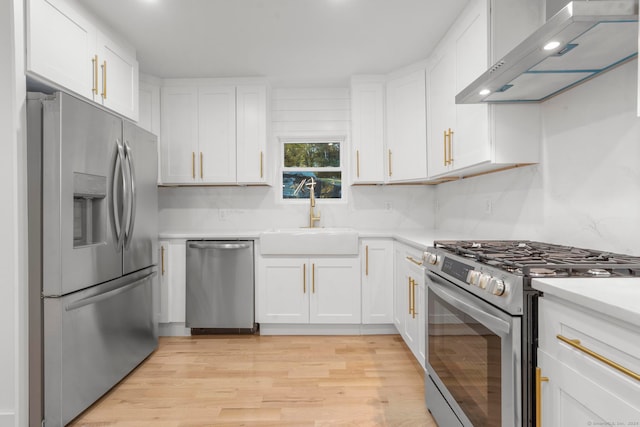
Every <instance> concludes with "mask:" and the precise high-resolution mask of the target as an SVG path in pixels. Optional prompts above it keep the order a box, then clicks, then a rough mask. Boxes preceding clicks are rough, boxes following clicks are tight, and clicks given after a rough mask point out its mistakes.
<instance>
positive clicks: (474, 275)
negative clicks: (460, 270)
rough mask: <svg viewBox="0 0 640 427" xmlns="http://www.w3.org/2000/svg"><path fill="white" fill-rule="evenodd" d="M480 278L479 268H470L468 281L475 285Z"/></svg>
mask: <svg viewBox="0 0 640 427" xmlns="http://www.w3.org/2000/svg"><path fill="white" fill-rule="evenodd" d="M479 280H480V272H479V271H478V270H469V272H468V273H467V283H468V284H470V285H473V286H478V281H479Z"/></svg>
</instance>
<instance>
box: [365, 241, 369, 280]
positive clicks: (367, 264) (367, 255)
mask: <svg viewBox="0 0 640 427" xmlns="http://www.w3.org/2000/svg"><path fill="white" fill-rule="evenodd" d="M364 255H365V256H364V260H365V262H364V275H365V276H368V275H369V245H366V246H365V247H364Z"/></svg>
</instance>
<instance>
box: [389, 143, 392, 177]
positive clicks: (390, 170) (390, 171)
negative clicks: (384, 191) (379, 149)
mask: <svg viewBox="0 0 640 427" xmlns="http://www.w3.org/2000/svg"><path fill="white" fill-rule="evenodd" d="M391 155H392V153H391V149H389V176H391V175H393V169H392V168H391Z"/></svg>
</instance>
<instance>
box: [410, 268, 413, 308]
mask: <svg viewBox="0 0 640 427" xmlns="http://www.w3.org/2000/svg"><path fill="white" fill-rule="evenodd" d="M412 280H413V279H412V278H411V277H409V314H412V313H411V312H412V310H413V299H412V298H411V287H412V286H411V281H412Z"/></svg>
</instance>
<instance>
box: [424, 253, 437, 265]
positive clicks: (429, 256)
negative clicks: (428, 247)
mask: <svg viewBox="0 0 640 427" xmlns="http://www.w3.org/2000/svg"><path fill="white" fill-rule="evenodd" d="M423 259H424V260H425V262H426V263H427V264H431V265H436V264H437V263H438V261H439V259H438V255H436V254H433V253H431V252H425V253H424V255H423Z"/></svg>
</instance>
